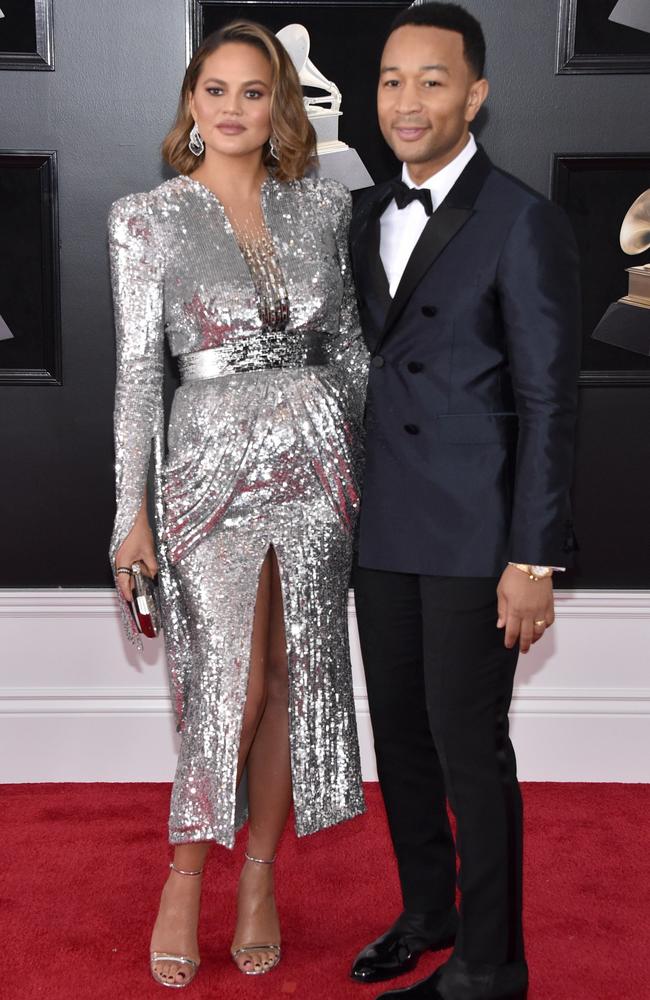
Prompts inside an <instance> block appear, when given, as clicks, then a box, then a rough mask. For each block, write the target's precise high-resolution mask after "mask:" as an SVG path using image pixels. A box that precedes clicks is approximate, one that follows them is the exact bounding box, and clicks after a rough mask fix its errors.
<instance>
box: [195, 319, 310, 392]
mask: <svg viewBox="0 0 650 1000" xmlns="http://www.w3.org/2000/svg"><path fill="white" fill-rule="evenodd" d="M326 337H327V334H323V333H320V332H312V333H283V332H279V333H278V334H273V333H272V332H269V331H263V332H260V334H259V335H258V336H257V337H256V338H255V340H253V339H251V340H249V341H242V342H241V343H237V342H234V343H231V344H224V346H223V347H208V348H206V350H204V351H194V352H193V353H192V354H179V355H178V358H177V361H178V367H179V371H180V376H181V383H182V384H183V385H184V384H185V383H186V382H196V381H199V380H200V379H209V378H218V377H219V376H220V375H236V374H239V373H243V372H258V371H265V370H266V369H272V368H308V367H310V366H311V365H326V364H327V363H328V361H329V358H328V355H327V351H326V350H325V346H324V340H325V338H326Z"/></svg>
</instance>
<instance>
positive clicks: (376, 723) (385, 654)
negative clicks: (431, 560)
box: [354, 567, 524, 965]
mask: <svg viewBox="0 0 650 1000" xmlns="http://www.w3.org/2000/svg"><path fill="white" fill-rule="evenodd" d="M497 583H498V580H496V579H491V578H490V579H487V578H474V577H471V578H468V577H437V576H417V575H412V574H406V573H389V572H382V571H378V570H368V569H360V568H358V567H357V568H356V569H355V575H354V587H355V598H356V607H357V619H358V624H359V635H360V639H361V652H362V655H363V661H364V666H365V672H366V680H367V686H368V699H369V704H370V714H371V718H372V725H373V730H374V736H375V750H376V755H377V767H378V771H379V780H380V783H381V789H382V793H383V796H384V801H385V804H386V811H387V814H388V822H389V825H390V832H391V836H392V839H393V845H394V848H395V854H396V856H397V862H398V867H399V874H400V881H401V885H402V895H403V900H404V908H405V909H406V910H409V911H413V912H417V913H426V912H428V913H434V912H439V913H441V914H442V913H443V912H446V911H448V910H449V909H450V908H451V906H452V905H453V903H454V891H455V881H456V852H455V850H454V844H453V840H452V835H451V830H450V827H449V822H448V819H447V810H446V799H448V800H449V803H450V805H451V808H452V810H453V812H454V814H455V817H456V823H457V836H456V848H457V851H458V856H459V858H460V865H461V867H460V873H459V876H458V884H459V886H460V890H461V897H462V902H461V912H460V930H459V935H458V938H457V941H456V948H455V954H456V955H457V956H458V957H459V958H462V959H464V960H466V961H467V962H477V963H487V964H490V965H502V964H504V963H510V962H521V961H523V955H524V949H523V937H522V930H521V896H522V891H521V883H522V806H521V796H520V793H519V785H518V784H517V773H516V762H515V754H514V750H513V748H512V744H511V742H510V739H509V736H508V708H509V705H510V699H511V697H512V685H513V680H514V674H515V667H516V664H517V656H518V650H517V649H514V650H508V649H506V648H505V647H504V645H503V631H502V630H499V629H497V627H496V620H497V606H496V587H497Z"/></svg>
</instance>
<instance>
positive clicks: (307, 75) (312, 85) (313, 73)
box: [277, 24, 373, 191]
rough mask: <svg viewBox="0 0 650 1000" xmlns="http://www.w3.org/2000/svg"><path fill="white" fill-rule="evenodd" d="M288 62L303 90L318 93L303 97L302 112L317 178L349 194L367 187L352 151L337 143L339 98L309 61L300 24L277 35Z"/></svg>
mask: <svg viewBox="0 0 650 1000" xmlns="http://www.w3.org/2000/svg"><path fill="white" fill-rule="evenodd" d="M277 37H278V38H279V39H280V41H281V42H282V44H283V45H284V47H285V49H286V50H287V52H288V53H289V56H290V57H291V61H292V62H293V64H294V66H295V67H296V69H297V71H298V76H299V77H300V82H301V84H302V85H303V87H309V89H310V90H321V91H325V93H324V94H323V95H322V96H320V97H307V96H306V97H305V99H304V100H305V108H306V109H307V114H308V116H309V120H310V121H311V123H312V125H313V126H314V129H315V131H316V136H317V139H318V146H317V150H316V151H317V153H318V159H319V162H320V167H319V173H320V175H321V177H332V178H334V179H335V180H337V181H342V182H343V184H346V185H347V187H349V188H350V190H351V191H355V190H357V189H358V188H365V187H370V186H371V185H372V184H373V179H372V177H371V176H370V174H369V173H368V171H367V169H366V167H365V166H364V164H363V160H362V159H361V157H360V156H359V154H358V153H357V151H356V149H351V148H350V146H348V145H346V143H344V142H341V140H340V139H339V120H340V118H341V116H342V112H341V104H342V103H343V95H342V94H341V91H340V90H339V88H338V87H337V86H336V84H335V83H333V82H332V81H331V80H328V79H327V78H326V77H325V76H324V75H323V74H322V73H321V72H320V70H319V69H317V68H316V66H314V64H313V62H312V61H311V59H310V58H309V50H310V47H311V39H310V37H309V32H308V31H307V29H306V28H305V26H304V25H302V24H288V25H287V26H286V28H282V29H281V30H280V31H278V33H277Z"/></svg>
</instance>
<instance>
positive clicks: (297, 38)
mask: <svg viewBox="0 0 650 1000" xmlns="http://www.w3.org/2000/svg"><path fill="white" fill-rule="evenodd" d="M276 38H278V39H279V41H280V42H282V44H283V45H284V47H285V49H286V50H287V52H288V53H289V58H290V59H291V62H292V63H293V65H294V66H295V67H296V70H297V71H298V76H299V77H300V82H301V84H302V85H303V87H314V88H315V89H316V90H326V91H327V93H328V94H330V95H331V98H333V99H334V101H335V102H336V107H337V109H338V107H339V106H340V103H341V100H340V98H341V91H340V90H339V88H338V87H337V86H336V84H335V83H332V81H331V80H328V79H327V77H325V76H323V74H322V73H321V71H320V70H319V69H317V67H316V66H314V64H313V62H312V61H311V59H310V58H309V48H310V45H311V41H310V38H309V32H308V31H307V29H306V28H305V26H304V25H303V24H287V26H286V27H285V28H281V29H280V30H279V31H278V33H277V35H276ZM331 98H330V99H331ZM325 100H328V98H312V99H311V102H310V103H313V104H319V103H322V102H323V101H325Z"/></svg>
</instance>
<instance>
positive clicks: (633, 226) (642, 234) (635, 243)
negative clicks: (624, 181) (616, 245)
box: [621, 188, 650, 254]
mask: <svg viewBox="0 0 650 1000" xmlns="http://www.w3.org/2000/svg"><path fill="white" fill-rule="evenodd" d="M621 247H622V249H623V250H624V251H625V253H630V254H632V253H643V251H644V250H647V249H648V247H650V188H649V189H648V190H647V191H644V192H643V194H641V195H639V197H638V198H637V200H636V201H635V202H634V204H633V205H631V206H630V208H629V209H628V212H627V215H626V216H625V218H624V219H623V225H622V226H621Z"/></svg>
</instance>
